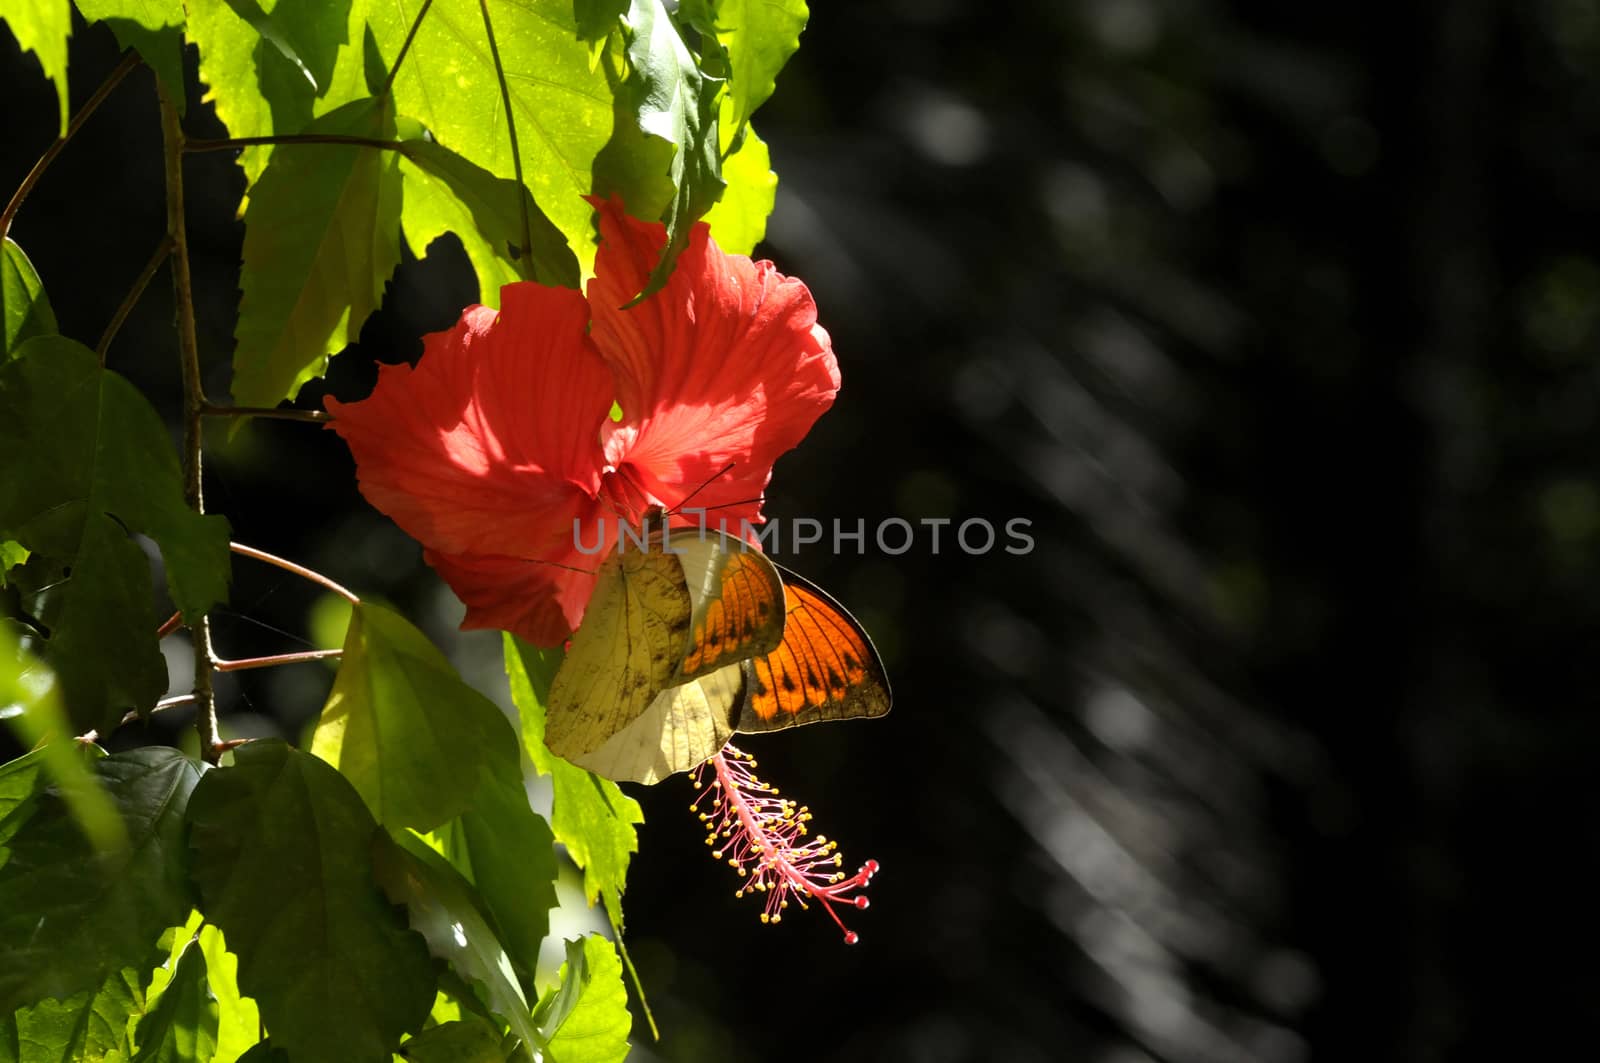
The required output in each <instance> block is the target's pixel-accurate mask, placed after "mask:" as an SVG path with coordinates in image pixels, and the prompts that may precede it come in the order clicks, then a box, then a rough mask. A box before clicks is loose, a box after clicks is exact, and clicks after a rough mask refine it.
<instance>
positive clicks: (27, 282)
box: [0, 236, 56, 361]
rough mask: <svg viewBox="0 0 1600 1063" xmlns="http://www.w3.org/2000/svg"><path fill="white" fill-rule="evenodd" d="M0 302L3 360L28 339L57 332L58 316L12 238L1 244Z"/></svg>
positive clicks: (36, 276)
mask: <svg viewBox="0 0 1600 1063" xmlns="http://www.w3.org/2000/svg"><path fill="white" fill-rule="evenodd" d="M0 303H3V304H4V308H5V345H4V346H3V347H0V361H3V360H5V359H7V358H10V357H11V356H12V354H13V353H15V351H16V349H17V348H18V347H20V346H22V344H23V343H24V342H26V341H27V340H31V339H32V338H33V337H35V336H49V335H53V334H54V333H55V331H56V315H55V313H54V312H53V311H52V310H51V309H50V300H49V299H47V298H45V294H44V284H43V283H42V282H41V281H40V280H39V274H38V273H37V272H35V271H34V268H33V263H32V262H29V261H28V256H27V255H25V254H23V252H22V248H20V247H18V246H17V243H16V241H15V240H13V239H11V237H9V236H8V237H6V238H5V242H4V243H3V244H0Z"/></svg>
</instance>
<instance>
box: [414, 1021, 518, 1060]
mask: <svg viewBox="0 0 1600 1063" xmlns="http://www.w3.org/2000/svg"><path fill="white" fill-rule="evenodd" d="M400 1057H401V1058H402V1059H407V1060H410V1061H411V1063H504V1061H505V1058H506V1054H505V1052H504V1051H502V1050H501V1048H500V1032H499V1031H498V1030H495V1029H493V1028H491V1027H489V1026H488V1025H486V1024H484V1023H482V1022H480V1021H478V1020H476V1019H472V1020H466V1021H456V1022H446V1023H441V1024H440V1025H438V1026H435V1027H433V1028H432V1029H428V1030H423V1031H422V1032H421V1033H419V1034H417V1036H415V1037H413V1038H412V1039H411V1040H409V1041H407V1042H406V1043H405V1044H403V1045H401V1046H400Z"/></svg>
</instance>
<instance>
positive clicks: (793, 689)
mask: <svg viewBox="0 0 1600 1063" xmlns="http://www.w3.org/2000/svg"><path fill="white" fill-rule="evenodd" d="M680 538H681V536H680ZM678 541H679V540H678V539H674V540H673V543H674V546H673V548H674V549H678V548H679V546H678ZM688 541H689V542H697V541H699V540H688ZM703 541H704V542H706V543H708V544H710V545H709V546H708V547H705V548H697V549H692V550H689V551H687V552H686V555H685V556H684V557H683V569H684V571H685V573H686V575H689V576H690V578H689V579H688V580H687V581H686V589H688V590H690V591H691V593H690V599H691V608H690V616H691V621H690V624H689V627H688V628H687V629H686V630H687V631H688V634H689V639H688V644H687V648H686V650H685V651H684V652H683V654H682V660H681V663H680V664H679V666H678V669H677V672H676V675H677V676H678V677H681V678H679V679H678V680H677V681H674V679H673V678H671V677H668V678H666V679H664V680H662V679H659V678H657V679H655V680H651V681H652V682H655V681H660V682H664V683H665V685H664V686H661V687H659V688H655V689H656V693H655V694H654V696H653V697H652V698H651V699H650V700H649V702H648V704H645V705H644V706H643V708H642V709H640V710H639V711H638V713H637V715H631V713H632V712H633V710H634V708H635V706H636V704H637V700H638V698H639V696H640V695H639V693H638V691H639V690H640V689H650V688H649V686H648V683H646V684H645V685H644V686H642V687H641V686H633V687H627V684H629V683H630V682H631V683H636V684H637V683H638V678H639V676H640V675H642V674H645V672H647V671H648V673H649V674H651V675H653V676H656V677H660V676H662V675H664V674H665V673H666V672H667V671H669V669H668V667H667V664H668V661H667V660H666V659H663V660H656V661H652V662H650V666H649V668H648V669H646V668H644V667H643V666H642V664H641V666H639V667H634V666H629V667H628V670H627V674H626V675H624V676H622V677H620V678H617V679H613V680H600V679H599V678H598V677H592V676H590V673H589V671H588V670H587V669H585V670H584V671H582V672H580V671H579V670H578V669H573V670H572V673H571V674H572V676H573V678H572V679H569V680H568V681H566V682H563V680H562V672H566V671H567V670H568V665H567V664H566V663H563V665H562V672H558V673H557V675H556V683H554V684H552V686H551V695H550V717H549V719H550V720H551V721H552V726H553V725H554V721H555V720H556V719H557V718H558V715H565V714H567V713H568V712H569V706H568V699H569V698H570V697H571V696H572V692H573V690H574V688H575V685H576V684H579V683H582V685H584V686H586V687H587V688H588V691H589V694H590V696H593V697H599V698H602V699H603V698H604V697H606V696H607V694H606V692H607V691H610V690H612V689H614V688H617V687H627V689H629V690H631V691H632V693H631V694H630V696H629V699H628V701H627V702H626V704H625V708H624V710H623V711H620V712H619V711H616V710H614V709H612V708H611V707H610V706H608V705H606V704H604V703H603V702H602V703H600V704H595V703H592V702H591V703H589V704H590V708H589V710H588V712H589V713H590V714H591V715H593V716H596V717H599V716H604V717H605V719H606V721H607V722H606V723H605V724H603V725H600V724H597V725H596V726H594V727H591V728H590V729H588V731H586V733H588V734H591V735H596V734H604V738H603V739H602V740H601V741H600V743H599V744H598V745H592V742H591V743H590V744H591V745H592V748H586V749H581V750H579V749H571V748H568V751H567V752H563V751H562V749H561V748H557V745H556V744H552V745H551V749H552V751H554V752H556V753H558V754H559V755H561V756H564V757H566V758H567V759H568V760H570V761H572V762H573V763H575V764H578V765H579V766H581V767H585V768H588V769H589V770H591V771H593V772H595V773H596V774H599V775H604V776H606V777H608V778H612V779H628V780H632V781H635V782H643V783H654V782H657V781H659V780H661V779H663V778H665V777H666V776H668V775H670V774H672V773H674V772H678V771H687V770H689V769H690V768H693V767H695V766H696V765H698V764H701V763H703V762H704V761H706V760H707V759H709V758H710V757H712V756H714V755H716V753H718V752H719V751H720V750H721V749H722V747H723V746H724V745H726V744H727V742H728V739H729V738H731V737H732V736H733V734H734V732H735V731H745V732H754V731H772V730H778V729H781V728H785V727H795V726H799V725H801V724H807V723H816V722H820V721H824V720H839V719H851V718H856V717H873V716H882V715H884V714H885V713H887V712H888V711H889V708H890V705H891V702H892V696H891V694H890V690H889V680H888V676H887V674H886V673H885V671H884V668H883V662H882V660H881V659H880V658H879V656H878V653H877V650H876V649H875V648H874V647H873V645H872V640H871V639H870V638H869V637H868V636H867V633H866V631H865V630H864V629H863V628H862V627H861V625H860V623H858V622H857V621H856V619H855V618H854V617H852V616H851V615H850V613H849V612H848V611H847V610H845V608H844V607H843V606H842V605H840V604H839V603H838V602H837V601H835V600H834V599H833V598H832V597H831V596H829V595H828V594H827V593H826V592H825V591H823V590H822V589H821V588H819V587H817V586H816V585H815V584H813V583H811V582H810V581H809V580H806V579H805V578H804V577H802V576H800V575H798V574H797V573H794V572H790V571H788V570H787V569H782V568H781V567H780V566H777V565H776V564H774V563H773V562H771V561H770V560H769V559H768V558H766V556H765V555H763V554H760V553H757V552H756V551H755V550H754V549H753V548H751V547H749V546H747V545H745V544H744V543H742V542H741V541H739V540H737V539H733V538H731V537H721V536H711V537H708V538H706V539H705V540H703ZM633 564H634V568H635V569H638V568H639V566H640V564H641V563H640V562H638V561H635V562H634V563H633ZM655 564H656V565H657V567H659V568H662V569H669V568H670V566H668V565H666V564H664V563H659V562H657V563H655ZM780 573H781V575H780ZM599 595H600V592H599V589H598V587H597V591H596V597H595V598H592V599H591V600H590V605H589V609H590V610H591V611H593V610H594V609H595V608H596V603H597V602H599V603H600V605H601V609H602V610H603V612H602V614H600V615H601V616H604V617H605V618H606V619H605V620H603V621H602V620H598V619H597V621H596V625H595V628H594V630H593V631H592V632H591V633H590V634H591V637H592V639H594V640H596V641H598V640H603V639H613V640H622V641H623V642H625V643H627V644H628V645H629V646H630V647H639V646H641V645H643V643H642V642H641V640H646V639H648V638H649V635H648V634H647V629H648V628H649V627H650V626H651V625H653V624H654V623H655V620H656V618H654V617H652V618H650V624H647V623H645V622H644V621H645V618H644V617H643V616H642V615H640V614H631V615H629V616H627V617H623V618H619V617H618V616H617V615H616V612H615V606H616V604H617V598H616V592H615V589H614V581H613V584H612V589H610V590H608V592H607V595H606V599H605V600H604V601H602V600H601V598H600V596H599ZM662 597H663V598H665V597H667V596H665V595H663V596H662ZM674 615H676V614H674ZM697 617H703V618H704V619H703V622H702V621H701V620H699V619H696V618H697ZM774 617H777V618H778V620H777V629H776V630H777V632H779V633H781V638H778V639H773V638H772V630H773V629H772V622H773V618H774ZM588 624H589V613H586V614H585V617H584V622H583V624H582V625H580V627H579V633H578V634H575V635H574V636H573V642H572V650H571V651H569V658H568V659H569V660H571V657H572V654H573V653H575V652H577V651H578V647H579V635H580V634H583V630H584V627H586V626H588ZM589 641H590V640H585V654H586V655H588V656H592V655H593V654H592V652H591V651H590V650H589V649H588V645H589ZM654 644H655V647H656V648H657V649H659V650H662V651H663V652H666V654H667V658H673V657H674V653H675V651H672V650H671V645H672V636H671V634H670V632H669V633H667V634H665V635H664V636H663V637H662V638H661V639H659V640H655V643H654ZM612 654H613V657H615V654H616V649H615V643H613V645H612ZM623 657H624V658H629V657H630V655H628V654H624V655H623ZM580 675H582V676H585V677H589V679H590V681H588V682H584V681H583V680H580V679H578V676H580ZM558 688H559V691H560V694H561V696H560V698H559V699H558V696H557V695H558ZM623 717H627V718H626V719H622V718H623ZM619 719H622V722H621V723H620V726H615V727H614V729H612V724H613V723H615V722H616V721H617V720H619ZM549 735H550V731H549V729H548V728H547V731H546V741H547V742H549V741H550V738H549ZM565 741H566V739H565V737H564V736H563V734H561V733H558V738H557V742H560V743H563V748H567V747H566V746H565V745H564V743H565Z"/></svg>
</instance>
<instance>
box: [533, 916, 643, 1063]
mask: <svg viewBox="0 0 1600 1063" xmlns="http://www.w3.org/2000/svg"><path fill="white" fill-rule="evenodd" d="M538 1018H539V1032H540V1033H541V1034H542V1035H543V1036H544V1039H545V1053H544V1058H545V1059H547V1060H549V1061H550V1063H621V1060H622V1059H623V1057H624V1056H626V1055H627V1054H628V1031H629V1030H630V1029H632V1027H633V1019H632V1017H631V1016H629V1014H628V992H627V990H626V989H624V988H623V985H622V961H621V960H619V959H617V950H616V948H615V947H614V946H613V945H612V944H611V942H609V941H607V940H606V939H605V938H603V937H601V936H599V935H598V934H590V935H588V936H587V937H585V938H583V939H581V940H579V941H569V942H567V962H566V963H564V964H562V966H561V984H560V986H559V987H558V988H557V989H555V990H554V991H553V992H552V993H551V994H550V995H549V996H547V997H546V998H545V999H544V1000H543V1001H541V1002H540V1004H539V1013H538Z"/></svg>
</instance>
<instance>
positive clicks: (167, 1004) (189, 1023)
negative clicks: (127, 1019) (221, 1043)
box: [133, 941, 218, 1063]
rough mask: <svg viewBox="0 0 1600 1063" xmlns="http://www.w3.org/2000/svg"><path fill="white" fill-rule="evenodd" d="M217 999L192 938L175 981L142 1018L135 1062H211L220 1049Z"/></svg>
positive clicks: (182, 957) (181, 957)
mask: <svg viewBox="0 0 1600 1063" xmlns="http://www.w3.org/2000/svg"><path fill="white" fill-rule="evenodd" d="M217 1025H218V1011H217V1002H216V1000H215V999H214V998H213V997H212V995H211V990H210V988H209V987H208V986H207V984H206V958H205V954H204V953H203V952H202V951H201V950H200V946H199V944H198V942H195V941H190V942H189V944H188V946H187V947H186V948H185V949H184V950H183V953H182V955H181V956H180V957H179V958H178V965H177V967H175V968H174V969H173V972H172V980H171V981H169V982H168V983H167V986H166V988H165V989H163V990H162V991H161V995H160V996H159V997H157V998H156V1002H155V1006H154V1007H152V1008H151V1009H150V1010H149V1011H148V1012H146V1013H145V1017H144V1018H143V1019H141V1020H140V1021H139V1031H138V1034H137V1037H136V1039H137V1041H138V1043H139V1051H138V1052H137V1053H136V1054H135V1055H134V1057H133V1063H209V1061H210V1060H211V1058H212V1057H213V1056H214V1055H215V1054H216V1049H217Z"/></svg>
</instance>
